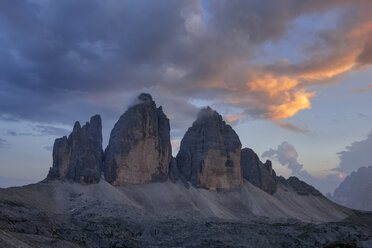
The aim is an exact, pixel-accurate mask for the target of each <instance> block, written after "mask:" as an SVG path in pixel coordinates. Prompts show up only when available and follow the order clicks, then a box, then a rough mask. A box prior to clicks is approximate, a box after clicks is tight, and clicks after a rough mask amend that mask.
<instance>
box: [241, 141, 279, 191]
mask: <svg viewBox="0 0 372 248" xmlns="http://www.w3.org/2000/svg"><path fill="white" fill-rule="evenodd" d="M240 164H241V166H242V171H243V177H244V178H245V179H246V180H247V181H249V182H250V183H252V184H253V185H255V186H256V187H258V188H260V189H262V190H263V191H266V192H267V193H269V194H273V193H275V191H276V188H277V181H278V180H277V177H276V173H275V171H274V170H273V168H272V164H271V161H270V160H267V161H266V162H265V163H262V162H261V160H260V159H259V158H258V156H257V154H256V153H255V152H254V151H253V150H252V149H249V148H244V149H242V151H241V159H240Z"/></svg>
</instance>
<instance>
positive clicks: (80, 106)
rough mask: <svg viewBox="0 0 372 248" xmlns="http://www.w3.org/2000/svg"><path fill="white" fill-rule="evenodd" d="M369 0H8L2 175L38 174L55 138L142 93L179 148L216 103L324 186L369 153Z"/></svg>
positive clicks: (3, 12) (284, 162)
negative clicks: (166, 121)
mask: <svg viewBox="0 0 372 248" xmlns="http://www.w3.org/2000/svg"><path fill="white" fill-rule="evenodd" d="M370 13H372V1H370V0H314V1H306V0H267V1H262V0H250V1H247V0H241V1H240V0H220V1H212V0H210V1H208V0H200V1H199V0H185V1H182V0H167V1H162V0H157V1H153V0H151V1H150V0H149V1H146V0H141V1H135V0H132V1H131V0H128V1H119V0H105V1H100V0H79V1H76V0H64V1H52V0H3V1H0V56H1V60H0V186H1V184H2V185H5V184H22V183H25V182H33V181H38V180H41V179H43V178H44V177H45V176H46V174H47V172H48V169H49V167H50V166H51V163H52V155H51V149H52V146H53V142H54V139H55V138H57V137H60V136H63V135H68V134H69V132H70V131H71V129H72V125H73V123H74V121H75V120H78V121H80V122H82V123H84V122H85V121H87V120H89V117H90V116H92V115H93V114H96V113H98V114H101V116H102V118H103V127H104V133H103V135H104V140H105V141H104V146H105V145H106V144H107V139H108V136H109V133H110V130H111V129H112V127H113V125H114V124H115V122H116V120H117V119H118V118H119V116H120V115H121V114H122V113H123V112H124V111H125V110H126V108H127V106H128V104H130V103H131V101H133V99H134V97H135V96H136V95H137V94H139V93H140V92H143V91H144V92H148V93H151V94H152V95H153V97H154V99H155V100H156V102H157V104H158V105H162V106H163V108H164V111H165V113H166V114H167V115H168V117H169V118H170V120H171V127H172V141H173V145H174V148H175V149H174V150H175V152H176V151H177V144H178V143H179V141H180V139H181V138H182V136H183V134H184V132H185V130H186V128H187V127H188V126H190V125H191V123H192V121H193V120H194V119H195V117H196V113H197V111H198V109H199V108H200V107H202V106H206V105H210V106H212V108H214V109H216V110H218V111H219V112H220V113H221V114H222V115H223V116H224V117H225V119H226V120H227V121H228V122H229V123H231V125H232V126H233V127H234V129H235V130H236V132H237V133H238V135H239V136H240V139H241V141H242V144H243V146H245V147H250V148H252V149H253V150H255V151H256V152H257V154H258V155H259V156H260V157H261V158H262V159H271V160H273V163H274V168H275V169H276V171H277V173H278V174H280V175H283V176H286V177H287V176H290V175H296V176H299V177H300V178H302V179H304V180H305V181H307V182H309V183H311V184H313V185H314V186H316V187H318V188H319V189H320V190H322V191H323V192H330V191H333V189H334V188H335V187H336V186H337V185H338V184H339V183H340V182H341V180H342V177H345V176H347V175H348V174H349V173H351V172H352V171H354V170H356V169H357V168H359V167H361V166H368V165H371V164H372V152H371V151H372V133H371V132H372V125H371V124H372V108H371V103H372V67H371V66H370V65H371V64H372V16H371V14H370Z"/></svg>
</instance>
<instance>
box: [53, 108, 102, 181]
mask: <svg viewBox="0 0 372 248" xmlns="http://www.w3.org/2000/svg"><path fill="white" fill-rule="evenodd" d="M102 160H103V150H102V121H101V117H100V116H99V115H95V116H93V117H92V118H91V119H90V122H87V123H86V124H85V125H84V126H83V127H81V126H80V123H79V122H76V123H75V125H74V129H73V131H72V133H71V134H70V135H69V137H68V138H67V137H66V136H64V137H62V138H59V139H56V140H55V142H54V147H53V167H52V168H50V170H49V174H48V176H47V178H48V179H71V180H73V181H75V182H80V183H97V182H99V180H100V178H101V167H102Z"/></svg>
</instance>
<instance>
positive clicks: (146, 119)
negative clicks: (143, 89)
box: [104, 93, 172, 186]
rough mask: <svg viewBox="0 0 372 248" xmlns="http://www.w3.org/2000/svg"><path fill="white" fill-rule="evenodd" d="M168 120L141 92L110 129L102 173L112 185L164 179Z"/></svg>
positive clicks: (169, 156) (169, 150)
mask: <svg viewBox="0 0 372 248" xmlns="http://www.w3.org/2000/svg"><path fill="white" fill-rule="evenodd" d="M169 132H170V126H169V119H168V118H167V117H166V115H165V114H164V113H163V110H162V107H159V108H157V107H156V104H155V102H154V101H153V100H152V97H151V95H149V94H145V93H142V94H141V95H139V97H138V99H137V104H135V105H134V106H132V107H130V108H129V109H128V110H127V111H126V112H125V113H124V114H123V115H122V116H121V117H120V119H119V120H118V122H117V123H116V124H115V126H114V129H113V130H112V131H111V135H110V141H109V145H108V147H107V148H106V151H105V162H104V174H105V178H106V180H107V181H108V182H110V183H111V184H113V185H122V186H125V185H135V184H144V183H149V182H155V181H162V180H166V178H167V176H168V168H169V164H170V162H171V159H172V147H171V143H170V134H169Z"/></svg>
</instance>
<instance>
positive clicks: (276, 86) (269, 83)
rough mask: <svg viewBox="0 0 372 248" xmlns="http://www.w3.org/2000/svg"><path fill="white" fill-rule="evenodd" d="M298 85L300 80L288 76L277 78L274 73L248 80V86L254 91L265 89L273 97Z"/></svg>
mask: <svg viewBox="0 0 372 248" xmlns="http://www.w3.org/2000/svg"><path fill="white" fill-rule="evenodd" d="M297 85H298V81H297V80H294V79H291V78H288V77H280V78H275V77H273V76H272V75H264V76H262V77H255V78H254V80H253V81H250V82H247V86H248V87H249V88H250V90H252V91H264V92H266V93H268V94H269V95H270V97H273V96H274V95H276V94H279V93H280V92H284V91H288V90H291V89H292V88H294V87H296V86H297Z"/></svg>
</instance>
